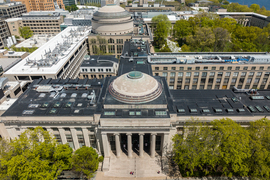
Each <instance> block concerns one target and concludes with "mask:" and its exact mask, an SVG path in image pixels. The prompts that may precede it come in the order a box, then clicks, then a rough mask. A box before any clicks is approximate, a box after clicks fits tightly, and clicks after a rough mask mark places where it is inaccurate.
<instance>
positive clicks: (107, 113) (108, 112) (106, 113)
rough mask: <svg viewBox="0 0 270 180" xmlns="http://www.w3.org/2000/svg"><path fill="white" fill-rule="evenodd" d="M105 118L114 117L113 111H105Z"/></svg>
mask: <svg viewBox="0 0 270 180" xmlns="http://www.w3.org/2000/svg"><path fill="white" fill-rule="evenodd" d="M104 115H105V116H114V115H115V111H105V112H104Z"/></svg>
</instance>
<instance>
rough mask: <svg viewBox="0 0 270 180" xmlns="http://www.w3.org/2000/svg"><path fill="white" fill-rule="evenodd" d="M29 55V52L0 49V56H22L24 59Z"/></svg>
mask: <svg viewBox="0 0 270 180" xmlns="http://www.w3.org/2000/svg"><path fill="white" fill-rule="evenodd" d="M27 56H28V53H27V52H15V51H8V50H7V49H0V58H21V59H24V58H26V57H27Z"/></svg>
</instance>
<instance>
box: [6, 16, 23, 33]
mask: <svg viewBox="0 0 270 180" xmlns="http://www.w3.org/2000/svg"><path fill="white" fill-rule="evenodd" d="M5 21H6V22H7V24H8V28H9V31H10V34H11V35H14V36H19V37H20V36H21V35H20V32H19V29H20V27H23V24H22V18H9V19H6V20H5Z"/></svg>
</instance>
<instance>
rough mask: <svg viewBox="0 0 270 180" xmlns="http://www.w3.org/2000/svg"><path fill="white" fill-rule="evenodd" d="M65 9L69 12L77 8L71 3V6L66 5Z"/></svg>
mask: <svg viewBox="0 0 270 180" xmlns="http://www.w3.org/2000/svg"><path fill="white" fill-rule="evenodd" d="M65 9H66V10H68V11H69V12H71V11H77V10H78V9H79V8H78V7H77V5H76V4H73V5H71V6H66V7H65Z"/></svg>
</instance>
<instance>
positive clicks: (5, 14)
mask: <svg viewBox="0 0 270 180" xmlns="http://www.w3.org/2000/svg"><path fill="white" fill-rule="evenodd" d="M26 12H27V10H26V6H25V5H24V4H22V3H21V2H11V3H0V16H1V17H2V18H17V17H21V16H22V14H23V13H26Z"/></svg>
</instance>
